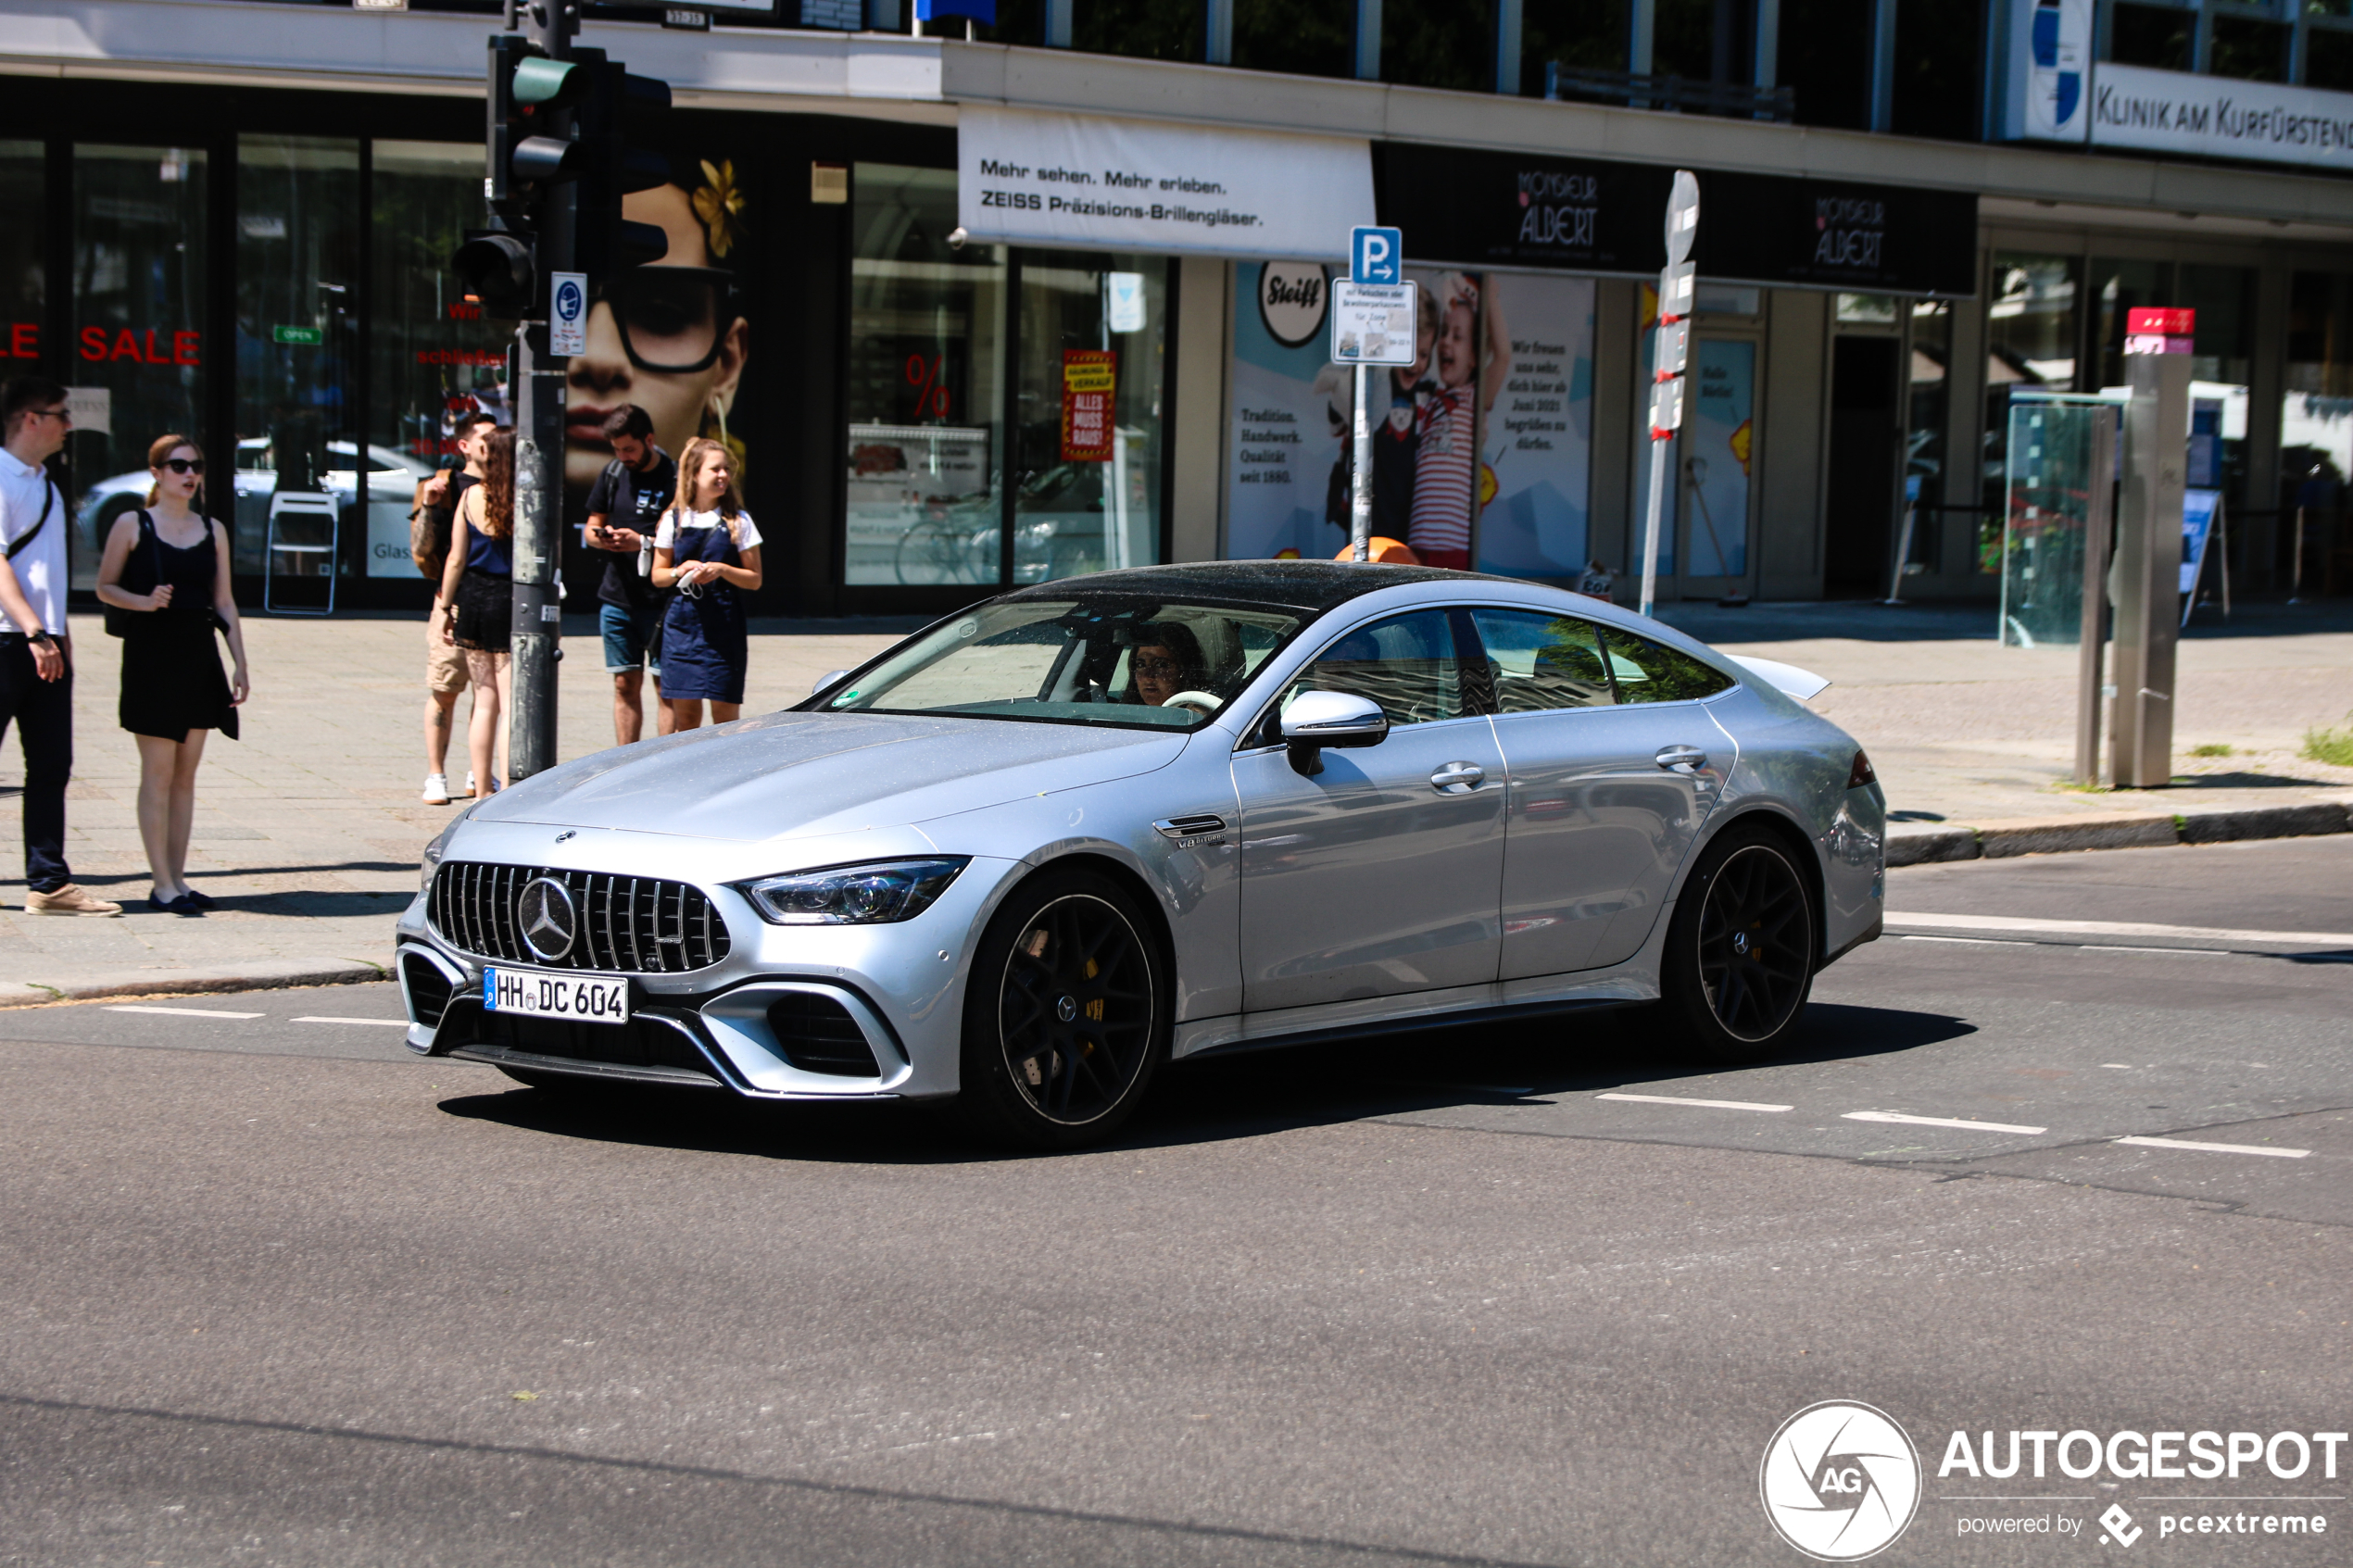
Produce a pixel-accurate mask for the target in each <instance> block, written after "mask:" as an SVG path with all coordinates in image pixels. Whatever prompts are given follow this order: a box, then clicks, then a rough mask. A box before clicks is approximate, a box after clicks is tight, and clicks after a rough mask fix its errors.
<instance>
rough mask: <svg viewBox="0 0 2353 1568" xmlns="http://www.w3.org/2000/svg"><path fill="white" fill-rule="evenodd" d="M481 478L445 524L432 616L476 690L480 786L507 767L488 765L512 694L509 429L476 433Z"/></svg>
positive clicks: (471, 755) (473, 731)
mask: <svg viewBox="0 0 2353 1568" xmlns="http://www.w3.org/2000/svg"><path fill="white" fill-rule="evenodd" d="M482 475H483V477H482V481H481V483H477V484H472V485H469V486H467V488H466V494H465V496H464V498H462V499H461V500H459V503H458V516H457V518H456V519H455V520H454V521H452V522H451V523H450V525H449V559H448V560H447V562H446V563H445V564H444V565H443V567H442V569H441V596H440V597H439V598H438V599H436V600H435V601H434V607H433V611H434V623H435V624H436V625H438V626H439V627H440V628H441V635H442V636H443V638H444V639H446V640H447V641H448V642H449V643H451V644H453V645H455V646H458V647H459V648H461V649H463V650H464V651H465V655H466V675H467V678H468V680H469V681H470V682H471V683H472V686H473V691H474V716H473V721H472V723H470V724H468V725H467V727H466V759H467V760H468V761H469V762H470V763H471V764H472V767H473V771H474V777H475V778H476V779H478V780H480V781H481V784H480V788H481V790H482V793H483V794H484V795H489V794H491V793H493V792H495V791H496V790H497V789H498V788H499V787H500V784H501V783H502V781H503V780H504V779H505V777H506V774H505V771H504V770H503V769H497V768H493V767H492V766H491V764H492V762H493V760H494V759H495V753H496V752H497V749H498V740H499V735H500V733H501V732H502V731H503V730H505V728H506V725H505V724H503V723H501V722H500V717H501V715H503V714H504V713H506V712H507V711H508V709H510V707H511V706H512V704H513V700H514V670H513V662H514V661H513V656H512V652H511V645H512V637H513V633H512V628H513V625H514V596H515V564H514V546H515V433H514V432H513V431H510V430H496V431H492V432H491V433H489V434H488V435H486V436H484V437H483V441H482Z"/></svg>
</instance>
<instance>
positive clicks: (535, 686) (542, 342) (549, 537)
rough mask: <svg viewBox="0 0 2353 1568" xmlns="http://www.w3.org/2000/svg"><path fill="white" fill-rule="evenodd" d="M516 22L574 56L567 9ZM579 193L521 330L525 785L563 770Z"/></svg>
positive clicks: (561, 200) (519, 528) (521, 14)
mask: <svg viewBox="0 0 2353 1568" xmlns="http://www.w3.org/2000/svg"><path fill="white" fill-rule="evenodd" d="M517 13H518V15H517V19H518V20H520V21H522V23H523V24H524V27H523V31H525V32H526V33H527V34H528V35H529V36H530V38H531V40H532V42H533V43H535V44H538V45H539V47H540V48H542V49H544V50H546V51H547V57H548V58H550V59H557V60H560V59H563V58H565V57H566V56H568V55H569V54H570V53H571V49H572V39H573V30H574V29H575V28H576V27H577V26H578V24H579V20H580V13H579V10H578V8H577V6H574V5H573V4H570V3H568V0H554V3H547V0H543V3H541V4H536V5H527V6H518V7H517ZM575 190H576V187H575V186H574V185H573V184H572V183H570V182H559V183H556V184H553V185H551V186H549V187H548V190H547V196H546V199H545V205H544V207H542V209H541V222H540V230H539V234H538V240H537V252H538V267H537V280H536V286H537V291H538V292H537V297H536V300H535V303H534V305H533V307H532V317H533V319H532V320H526V321H524V322H523V323H522V325H521V326H519V327H517V328H516V329H515V336H516V343H517V345H518V347H519V349H520V352H519V353H518V354H517V355H516V356H515V360H516V370H517V379H518V381H519V383H520V385H519V386H518V387H517V388H516V395H515V396H516V400H515V536H514V541H513V556H514V621H513V624H512V635H511V641H510V646H511V647H512V649H513V654H512V659H513V666H512V674H511V677H510V678H511V681H512V693H513V711H512V713H511V714H510V717H509V720H508V732H507V760H508V769H509V771H510V773H511V774H512V776H513V777H515V778H517V779H527V778H529V777H531V776H532V775H533V774H534V773H539V772H545V771H547V769H549V768H552V767H554V766H555V765H556V761H557V757H556V665H557V663H558V661H559V660H560V659H562V658H563V649H562V647H561V646H560V644H561V633H562V630H563V625H562V612H563V606H562V595H561V593H560V591H559V583H558V571H557V568H558V565H559V563H560V561H561V560H562V558H563V550H562V539H563V514H564V383H565V380H566V372H567V370H568V367H567V365H566V364H565V362H564V361H563V360H561V359H560V358H556V357H555V356H554V355H552V354H551V353H549V352H548V341H547V321H548V313H549V306H550V298H549V295H550V284H549V282H548V279H549V275H550V274H552V273H557V272H569V271H571V270H573V258H574V257H575V255H576V253H577V250H578V238H577V234H578V223H577V220H576V213H577V206H578V203H577V198H576V196H575V194H574V193H575Z"/></svg>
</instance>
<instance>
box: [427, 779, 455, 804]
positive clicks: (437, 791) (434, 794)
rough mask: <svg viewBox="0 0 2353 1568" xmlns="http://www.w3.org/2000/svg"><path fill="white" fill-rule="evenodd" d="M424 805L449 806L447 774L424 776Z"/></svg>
mask: <svg viewBox="0 0 2353 1568" xmlns="http://www.w3.org/2000/svg"><path fill="white" fill-rule="evenodd" d="M425 804H426V805H428V806H447V805H448V804H449V775H448V774H447V773H427V774H426V775H425Z"/></svg>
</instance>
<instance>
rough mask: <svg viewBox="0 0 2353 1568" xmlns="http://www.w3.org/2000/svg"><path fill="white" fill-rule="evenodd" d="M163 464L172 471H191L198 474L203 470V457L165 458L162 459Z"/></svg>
mask: <svg viewBox="0 0 2353 1568" xmlns="http://www.w3.org/2000/svg"><path fill="white" fill-rule="evenodd" d="M163 466H164V467H165V468H168V469H170V470H171V471H172V472H174V473H193V474H199V475H200V474H202V473H203V472H204V459H203V458H165V459H164V460H163Z"/></svg>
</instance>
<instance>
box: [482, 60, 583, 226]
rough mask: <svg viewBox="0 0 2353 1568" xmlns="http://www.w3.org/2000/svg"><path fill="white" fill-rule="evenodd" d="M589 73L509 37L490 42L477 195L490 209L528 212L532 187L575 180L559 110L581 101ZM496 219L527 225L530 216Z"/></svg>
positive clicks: (575, 159)
mask: <svg viewBox="0 0 2353 1568" xmlns="http://www.w3.org/2000/svg"><path fill="white" fill-rule="evenodd" d="M588 75H589V73H588V71H587V70H586V69H584V67H583V63H582V62H581V61H578V60H551V59H549V58H547V56H544V55H541V54H537V53H535V51H534V49H533V46H532V44H530V42H529V41H528V40H526V39H522V38H519V37H517V36H515V35H514V34H513V33H500V34H497V35H496V36H494V37H493V38H492V39H491V40H490V93H489V123H488V125H487V126H486V127H484V138H483V148H484V174H485V175H486V177H487V178H486V179H485V180H484V184H483V194H484V195H486V196H487V197H489V199H490V204H491V207H492V209H493V210H494V211H499V210H500V209H501V208H502V207H505V206H507V205H510V204H519V205H522V206H523V207H528V206H529V205H530V204H531V203H532V201H533V198H534V197H535V195H536V194H537V193H538V190H539V188H541V187H544V186H546V185H549V184H553V183H555V182H558V181H562V180H573V179H577V178H578V177H579V175H580V169H581V163H580V149H579V147H578V145H577V144H575V143H574V142H573V138H572V134H571V131H572V127H571V126H570V125H569V124H568V123H567V122H566V121H567V116H566V115H565V112H564V111H566V110H568V109H570V108H572V107H573V106H574V105H576V104H578V103H579V102H580V98H581V95H582V94H583V93H584V92H585V90H586V88H587V86H588ZM501 216H505V217H509V218H519V219H523V220H528V219H529V218H530V216H531V214H530V213H528V212H527V211H521V212H513V213H507V212H501Z"/></svg>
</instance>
